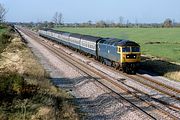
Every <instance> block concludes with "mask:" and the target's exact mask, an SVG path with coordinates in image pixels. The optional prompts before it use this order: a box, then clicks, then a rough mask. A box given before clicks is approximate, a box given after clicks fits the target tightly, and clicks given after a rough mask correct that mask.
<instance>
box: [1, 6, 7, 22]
mask: <svg viewBox="0 0 180 120" xmlns="http://www.w3.org/2000/svg"><path fill="white" fill-rule="evenodd" d="M6 13H7V10H6V9H5V8H4V6H3V5H2V4H1V3H0V23H2V22H4V21H5V16H6Z"/></svg>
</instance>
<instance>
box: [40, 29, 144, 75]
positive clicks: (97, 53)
mask: <svg viewBox="0 0 180 120" xmlns="http://www.w3.org/2000/svg"><path fill="white" fill-rule="evenodd" d="M38 33H39V35H40V36H42V37H45V38H48V39H50V40H52V41H55V42H58V43H60V44H63V45H65V46H68V47H71V48H72V49H75V50H76V51H78V52H81V53H83V54H85V55H90V56H92V57H94V58H95V59H97V60H98V61H100V62H102V63H104V64H106V65H109V66H112V67H115V68H116V69H119V70H123V72H126V73H136V71H137V69H138V66H139V63H140V60H141V52H140V46H139V44H137V43H135V42H133V41H129V40H121V39H117V38H102V37H95V36H90V35H82V34H77V33H69V32H64V31H57V30H52V29H40V30H39V31H38Z"/></svg>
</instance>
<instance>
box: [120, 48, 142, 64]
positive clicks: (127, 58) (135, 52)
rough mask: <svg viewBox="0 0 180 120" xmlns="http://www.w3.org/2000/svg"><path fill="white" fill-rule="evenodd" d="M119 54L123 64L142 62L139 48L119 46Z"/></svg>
mask: <svg viewBox="0 0 180 120" xmlns="http://www.w3.org/2000/svg"><path fill="white" fill-rule="evenodd" d="M119 52H120V54H121V57H120V58H121V59H120V62H121V63H139V62H140V61H141V52H140V47H139V46H119Z"/></svg>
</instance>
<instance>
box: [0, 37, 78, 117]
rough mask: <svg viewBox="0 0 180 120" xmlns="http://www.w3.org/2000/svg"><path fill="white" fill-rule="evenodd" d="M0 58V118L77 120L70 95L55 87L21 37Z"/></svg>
mask: <svg viewBox="0 0 180 120" xmlns="http://www.w3.org/2000/svg"><path fill="white" fill-rule="evenodd" d="M1 55H2V57H1V59H0V96H1V99H0V119H1V120H7V119H9V120H21V119H32V120H41V119H42V120H44V119H47V120H52V119H69V120H76V119H79V117H78V114H77V113H76V111H75V110H76V107H75V106H74V105H73V104H72V103H71V102H70V100H72V99H73V97H72V96H70V95H69V94H67V93H66V92H65V91H63V90H61V89H59V88H57V87H56V86H54V85H53V84H52V83H51V82H50V80H49V75H48V73H46V72H45V71H44V69H43V67H42V66H41V65H40V64H39V63H38V61H37V60H36V59H35V57H34V56H33V54H32V53H31V52H30V50H29V49H28V48H27V47H26V45H25V44H24V43H22V42H21V39H20V38H17V37H16V38H13V39H12V40H11V43H10V44H9V45H7V47H6V48H5V50H3V53H2V54H1Z"/></svg>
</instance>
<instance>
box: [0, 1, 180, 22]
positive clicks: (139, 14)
mask: <svg viewBox="0 0 180 120" xmlns="http://www.w3.org/2000/svg"><path fill="white" fill-rule="evenodd" d="M0 3H1V4H3V5H4V7H5V8H7V9H8V13H7V16H6V20H7V21H10V22H30V21H33V22H38V21H46V20H47V21H52V17H53V15H54V13H55V12H56V11H57V12H61V13H62V14H63V18H64V19H63V21H64V22H66V23H70V22H87V21H88V20H91V21H93V22H96V21H98V20H105V21H114V22H118V19H119V17H120V16H123V18H124V22H126V21H127V19H128V20H129V21H130V22H132V23H134V22H135V21H137V22H139V23H140V22H141V23H156V22H158V23H160V22H162V21H164V19H165V18H171V19H175V21H177V22H180V0H0Z"/></svg>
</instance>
